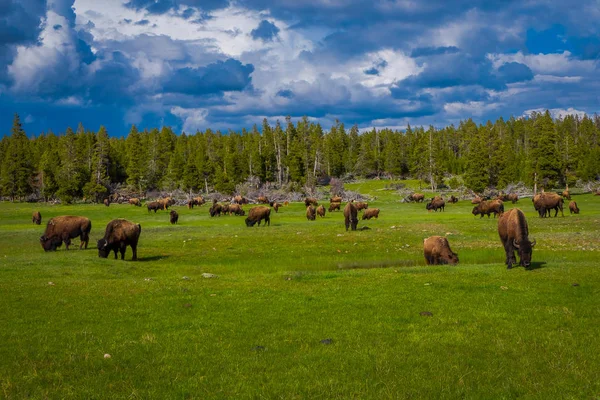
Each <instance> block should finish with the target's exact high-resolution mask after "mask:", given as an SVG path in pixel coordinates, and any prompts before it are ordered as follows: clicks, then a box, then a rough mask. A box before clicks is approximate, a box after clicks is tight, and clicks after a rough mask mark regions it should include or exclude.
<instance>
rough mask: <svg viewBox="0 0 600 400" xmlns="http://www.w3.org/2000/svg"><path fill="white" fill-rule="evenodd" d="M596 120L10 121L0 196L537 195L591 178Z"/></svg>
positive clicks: (598, 168)
mask: <svg viewBox="0 0 600 400" xmlns="http://www.w3.org/2000/svg"><path fill="white" fill-rule="evenodd" d="M599 142H600V117H599V116H597V115H594V116H583V117H580V116H578V115H568V116H565V117H564V118H559V119H553V118H552V116H551V115H550V113H549V112H548V111H546V112H545V113H533V114H532V115H531V116H529V117H528V118H512V117H511V118H510V119H509V120H507V121H505V120H504V119H502V118H500V119H498V120H497V121H496V122H494V123H492V122H491V121H488V122H487V123H486V124H480V125H477V124H476V123H475V122H473V121H472V120H471V119H468V120H465V121H461V122H460V123H459V124H458V126H454V125H450V126H447V127H445V128H441V129H438V128H434V127H433V126H429V127H428V128H425V127H414V128H413V127H411V126H408V127H407V128H406V130H404V131H400V130H391V129H372V130H368V131H366V132H362V133H361V132H360V131H359V129H358V127H357V126H356V125H355V126H352V127H351V128H350V129H347V128H346V127H345V126H344V124H343V123H340V122H337V121H336V124H335V125H334V126H332V127H331V128H330V129H329V130H324V129H323V127H322V126H321V125H320V124H319V123H318V122H312V121H309V120H308V118H306V117H304V118H302V119H301V120H299V121H298V122H297V123H295V124H294V123H293V122H292V121H291V118H289V117H288V118H286V120H285V121H284V122H283V123H281V122H280V121H277V123H276V124H275V126H272V125H270V124H269V123H268V121H267V120H266V119H265V120H263V122H262V126H260V128H259V127H258V126H256V125H255V126H253V127H252V129H250V130H246V129H242V130H241V132H233V131H229V132H221V131H213V130H211V129H207V130H205V131H203V132H201V131H198V132H196V133H195V134H186V133H181V134H180V135H177V134H175V133H174V132H173V130H172V129H171V128H170V127H162V128H161V129H150V130H143V131H139V130H138V129H137V128H136V126H132V127H131V130H130V131H129V134H128V135H127V137H110V136H109V135H108V132H107V131H106V129H105V128H104V127H100V129H99V130H98V131H97V132H93V131H90V130H87V129H85V128H84V127H83V126H82V125H81V124H80V125H79V127H78V128H77V130H76V131H74V130H73V129H71V128H67V130H66V131H65V132H64V133H61V134H58V135H57V134H54V133H52V132H48V133H43V134H40V135H39V136H35V137H33V136H32V137H28V136H27V134H26V133H25V131H24V130H23V127H22V124H21V122H20V119H19V116H18V115H15V117H14V120H13V126H12V129H11V134H10V135H6V136H4V137H3V138H2V140H1V141H0V155H1V156H2V162H1V163H0V195H1V196H2V197H4V198H10V199H12V200H15V199H26V198H30V197H32V196H33V197H37V198H44V199H45V200H49V199H54V198H58V199H60V200H61V201H63V202H70V201H72V200H74V199H77V198H81V197H87V198H90V199H95V200H96V201H99V200H101V199H102V198H104V197H106V196H107V195H108V194H109V192H110V190H111V187H112V186H114V184H117V183H118V184H123V185H127V186H128V187H129V189H130V190H131V191H133V192H136V193H140V194H142V193H145V192H147V191H150V190H164V191H174V190H176V189H182V190H184V191H186V192H188V191H191V192H199V191H211V190H214V191H218V192H221V193H227V194H231V193H233V192H234V191H235V188H236V185H237V184H239V183H242V182H245V181H247V180H248V178H250V177H253V178H254V180H255V181H256V180H258V181H259V182H260V183H263V184H264V183H266V182H270V183H271V184H272V185H274V186H278V187H283V186H285V185H289V186H290V187H296V188H298V187H302V186H304V185H308V186H314V185H315V184H316V183H317V182H318V181H319V180H320V179H322V178H323V177H337V178H349V177H381V176H386V177H404V178H406V177H413V178H416V179H420V180H422V181H423V182H426V183H427V184H428V185H431V187H432V188H434V189H435V188H436V187H437V186H439V185H441V184H442V183H443V182H446V184H448V178H449V177H451V179H450V180H449V182H450V186H456V185H460V184H464V185H465V186H466V187H468V188H470V189H472V190H474V191H476V192H481V191H483V189H484V188H486V187H496V188H503V187H505V186H506V185H508V184H509V183H513V182H524V183H525V184H528V185H532V184H533V183H534V179H537V183H538V185H541V186H543V187H546V188H548V189H550V188H553V187H558V186H564V185H566V184H571V185H572V184H574V183H575V182H576V181H577V180H579V179H581V180H583V181H589V180H595V179H598V178H599V176H600V143H599Z"/></svg>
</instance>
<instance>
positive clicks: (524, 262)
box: [32, 190, 579, 269]
mask: <svg viewBox="0 0 600 400" xmlns="http://www.w3.org/2000/svg"><path fill="white" fill-rule="evenodd" d="M564 198H566V199H570V198H571V196H570V193H569V192H568V190H565V191H563V192H562V193H560V192H559V193H553V192H543V191H542V192H541V193H538V194H536V195H535V196H533V198H532V199H531V200H532V202H533V206H534V209H535V210H536V211H537V212H538V214H539V216H540V217H541V218H547V217H550V216H551V211H552V210H554V216H555V217H556V216H557V215H558V212H559V211H560V212H561V214H562V215H563V216H564V213H563V204H564ZM407 199H408V201H412V202H420V203H422V202H424V201H425V196H424V195H423V194H420V193H413V194H411V195H410V196H408V197H407ZM518 200H519V197H518V195H516V194H500V195H499V196H498V197H496V198H493V199H490V198H484V197H481V196H475V198H474V199H472V201H471V203H472V204H474V205H475V206H474V207H473V211H472V214H473V215H475V216H477V215H479V216H480V217H481V218H482V217H483V216H484V215H487V216H488V218H490V216H491V214H493V215H494V218H496V216H499V217H498V235H499V236H500V241H501V242H502V245H503V247H504V250H505V253H506V260H505V262H506V265H507V268H508V269H510V268H512V267H513V266H514V265H516V264H517V262H516V257H515V252H516V253H517V254H518V256H519V265H521V266H523V267H525V268H529V267H530V265H531V255H532V251H533V247H534V246H535V244H536V241H535V240H533V241H531V240H530V239H529V229H528V225H527V220H526V219H525V215H524V213H523V212H522V211H521V210H520V209H518V208H514V209H511V210H509V211H507V212H504V202H505V201H511V202H512V203H513V204H514V203H516V202H517V201H518ZM457 201H458V198H456V197H454V196H451V197H450V198H449V199H448V203H456V202H457ZM256 202H257V203H259V204H268V206H267V205H260V206H255V207H252V208H250V210H249V211H248V216H247V218H246V219H245V223H246V226H247V227H253V226H254V225H258V226H260V224H261V222H264V226H270V225H271V208H273V209H274V210H275V212H278V209H279V208H280V207H282V206H284V205H288V202H287V201H286V202H284V203H283V204H282V203H278V202H277V201H269V200H268V198H267V197H265V196H260V197H258V199H257V201H256ZM341 203H342V198H341V197H339V196H333V197H331V198H330V204H329V212H330V213H332V212H334V211H340V210H341ZM104 204H105V205H106V206H108V205H109V204H110V202H109V201H108V200H107V201H105V202H104ZM129 204H131V205H134V206H136V207H141V206H142V204H141V201H140V199H138V198H131V199H129ZM174 204H175V201H174V200H173V199H171V198H169V197H168V198H165V199H159V200H156V201H150V202H148V203H146V207H147V209H148V212H151V211H154V213H156V212H157V211H159V210H168V209H169V207H170V206H172V205H174ZM203 204H205V200H204V199H203V198H202V197H195V198H193V199H191V200H189V201H188V202H187V206H188V208H190V209H193V208H194V206H201V205H203ZM245 204H249V201H248V199H246V198H244V197H242V196H239V195H238V196H235V197H234V198H233V199H231V200H230V201H227V202H223V203H219V202H218V201H217V200H213V202H212V206H211V207H210V208H209V215H210V216H211V217H215V216H221V215H227V214H228V215H236V216H245V215H246V212H245V211H244V210H243V209H242V206H243V205H245ZM445 204H446V201H445V200H444V199H443V198H442V197H441V196H435V197H433V198H431V199H430V200H429V201H427V203H426V205H425V208H426V210H428V211H434V212H437V211H444V209H445ZM304 205H305V207H306V218H307V219H308V220H309V221H315V220H316V219H317V218H316V217H317V216H319V217H321V218H323V217H325V212H326V209H325V206H324V205H323V204H321V205H319V203H318V200H317V199H316V198H312V197H307V198H306V199H305V200H304ZM359 211H362V212H363V213H362V219H363V220H370V219H371V218H375V219H377V218H379V212H380V210H379V208H369V206H368V203H366V202H360V201H356V202H355V201H354V200H351V201H348V202H347V203H346V205H345V206H344V208H343V216H344V224H345V227H346V231H348V230H349V229H351V230H353V231H355V230H357V226H358V214H359ZM569 211H570V213H571V214H573V213H575V214H579V208H578V206H577V203H576V202H575V201H570V203H569ZM178 220H179V214H178V213H177V211H176V210H170V212H169V221H170V223H171V224H177V223H178ZM32 222H33V223H34V224H37V225H40V224H41V222H42V215H41V214H40V212H39V211H35V212H34V213H33V216H32ZM91 229H92V223H91V221H90V220H89V219H88V218H86V217H81V216H69V215H67V216H58V217H53V218H51V219H50V220H48V223H47V226H46V230H45V232H44V234H43V235H42V236H41V237H40V243H41V245H42V248H43V249H44V250H45V251H54V250H56V249H57V248H58V247H60V246H61V245H62V243H64V244H65V246H66V249H67V250H68V249H69V246H70V244H71V239H74V238H76V237H79V238H80V240H81V243H80V245H79V248H80V249H82V248H86V249H87V246H88V242H89V234H90V231H91ZM141 230H142V228H141V225H140V224H135V223H133V222H130V221H127V220H125V219H121V218H119V219H115V220H112V221H110V222H109V223H108V225H107V226H106V229H105V233H104V237H103V238H102V239H100V240H98V242H97V248H98V256H99V257H102V258H106V257H108V255H109V254H110V252H111V251H112V252H114V255H115V259H117V258H118V257H117V254H118V253H119V252H120V253H121V259H124V258H125V250H126V247H127V246H130V247H131V250H132V252H133V257H132V260H137V244H138V241H139V237H140V233H141ZM423 251H424V256H425V261H426V262H427V264H429V265H437V264H457V263H458V254H456V253H454V252H453V251H452V250H451V249H450V244H449V242H448V239H446V238H445V237H441V236H431V237H429V238H426V239H424V241H423Z"/></svg>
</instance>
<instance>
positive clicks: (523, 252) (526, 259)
mask: <svg viewBox="0 0 600 400" xmlns="http://www.w3.org/2000/svg"><path fill="white" fill-rule="evenodd" d="M535 243H536V241H535V239H534V240H533V242H530V241H529V240H523V241H521V244H518V243H517V241H516V240H514V239H513V246H514V247H515V249H517V251H518V252H519V260H520V264H521V266H523V267H525V268H529V265H531V254H532V253H533V247H534V246H535Z"/></svg>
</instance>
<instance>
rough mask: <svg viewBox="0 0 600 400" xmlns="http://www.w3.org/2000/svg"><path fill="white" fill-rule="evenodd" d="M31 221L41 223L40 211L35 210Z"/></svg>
mask: <svg viewBox="0 0 600 400" xmlns="http://www.w3.org/2000/svg"><path fill="white" fill-rule="evenodd" d="M31 222H33V223H34V224H36V225H39V224H41V223H42V214H40V212H39V211H34V212H33V216H32V217H31Z"/></svg>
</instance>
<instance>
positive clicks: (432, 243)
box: [423, 236, 458, 265]
mask: <svg viewBox="0 0 600 400" xmlns="http://www.w3.org/2000/svg"><path fill="white" fill-rule="evenodd" d="M423 253H424V255H425V261H426V262H427V265H439V264H458V254H456V253H454V252H453V251H452V250H451V249H450V244H449V243H448V239H446V238H445V237H442V236H431V237H428V238H426V239H425V240H423Z"/></svg>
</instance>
